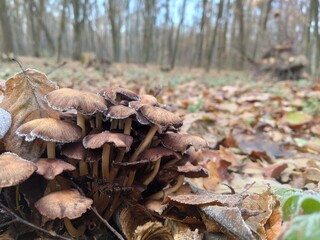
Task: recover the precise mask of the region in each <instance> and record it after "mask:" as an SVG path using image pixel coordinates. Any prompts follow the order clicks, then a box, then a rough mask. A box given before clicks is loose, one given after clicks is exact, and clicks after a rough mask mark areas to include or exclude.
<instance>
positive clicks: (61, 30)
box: [57, 0, 67, 63]
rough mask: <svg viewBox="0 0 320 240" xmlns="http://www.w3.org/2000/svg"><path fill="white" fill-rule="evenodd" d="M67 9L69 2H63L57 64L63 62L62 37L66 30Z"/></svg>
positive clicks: (64, 0) (65, 0)
mask: <svg viewBox="0 0 320 240" xmlns="http://www.w3.org/2000/svg"><path fill="white" fill-rule="evenodd" d="M66 8H67V0H63V7H62V11H61V19H60V30H59V35H58V39H57V42H58V47H57V63H58V62H60V60H61V51H62V36H63V33H64V29H65V22H66Z"/></svg>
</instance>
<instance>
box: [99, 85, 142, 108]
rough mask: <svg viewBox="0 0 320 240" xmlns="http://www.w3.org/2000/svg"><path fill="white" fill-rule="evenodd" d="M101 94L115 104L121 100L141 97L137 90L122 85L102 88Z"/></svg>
mask: <svg viewBox="0 0 320 240" xmlns="http://www.w3.org/2000/svg"><path fill="white" fill-rule="evenodd" d="M99 94H100V95H101V96H102V97H104V98H105V99H106V100H107V101H110V102H112V103H114V104H115V103H117V101H121V100H127V101H137V100H139V99H140V98H139V96H138V94H136V93H135V92H133V91H131V90H129V89H126V88H121V87H114V88H106V89H103V90H101V91H100V92H99ZM117 98H119V99H117Z"/></svg>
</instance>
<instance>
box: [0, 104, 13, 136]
mask: <svg viewBox="0 0 320 240" xmlns="http://www.w3.org/2000/svg"><path fill="white" fill-rule="evenodd" d="M11 120H12V119H11V114H10V113H9V112H7V111H6V110H4V109H2V108H0V139H2V138H3V137H4V136H5V135H6V133H7V132H8V130H9V128H10V126H11Z"/></svg>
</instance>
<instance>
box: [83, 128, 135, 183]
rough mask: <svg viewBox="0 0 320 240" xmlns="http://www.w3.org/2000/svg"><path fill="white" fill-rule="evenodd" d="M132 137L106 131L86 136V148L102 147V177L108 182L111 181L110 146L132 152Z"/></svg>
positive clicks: (84, 141) (84, 144)
mask: <svg viewBox="0 0 320 240" xmlns="http://www.w3.org/2000/svg"><path fill="white" fill-rule="evenodd" d="M132 140H133V139H132V137H131V136H130V135H127V134H122V133H111V132H109V131H104V132H101V133H98V134H91V135H88V136H86V137H85V138H84V139H83V141H82V143H83V146H84V147H85V148H90V149H97V148H101V147H102V165H101V168H102V177H103V179H106V180H107V181H109V180H110V173H109V164H110V163H109V162H110V159H109V158H110V146H111V145H114V146H115V147H117V148H121V149H123V150H124V151H125V152H128V151H129V150H130V146H131V144H132Z"/></svg>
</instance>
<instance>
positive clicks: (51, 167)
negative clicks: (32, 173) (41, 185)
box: [35, 158, 76, 180]
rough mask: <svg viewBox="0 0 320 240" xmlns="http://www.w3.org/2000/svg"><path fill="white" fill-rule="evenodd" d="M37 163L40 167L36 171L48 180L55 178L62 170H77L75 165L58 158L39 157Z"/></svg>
mask: <svg viewBox="0 0 320 240" xmlns="http://www.w3.org/2000/svg"><path fill="white" fill-rule="evenodd" d="M35 164H36V166H37V167H38V169H37V171H36V173H37V174H39V175H42V176H43V177H44V178H45V179H47V180H53V179H54V178H55V177H56V176H57V175H59V174H61V173H62V172H65V171H74V170H76V168H75V166H73V165H71V164H70V163H67V162H65V161H63V160H60V159H56V158H39V159H38V160H37V161H36V162H35Z"/></svg>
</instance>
